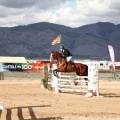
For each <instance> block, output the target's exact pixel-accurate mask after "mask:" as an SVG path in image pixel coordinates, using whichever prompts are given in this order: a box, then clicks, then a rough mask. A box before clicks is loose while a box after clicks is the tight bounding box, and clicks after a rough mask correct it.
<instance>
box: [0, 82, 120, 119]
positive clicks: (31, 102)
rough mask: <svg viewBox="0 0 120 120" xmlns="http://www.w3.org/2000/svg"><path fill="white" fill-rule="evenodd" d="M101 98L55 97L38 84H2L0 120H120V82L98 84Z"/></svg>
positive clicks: (59, 94)
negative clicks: (2, 105) (2, 108)
mask: <svg viewBox="0 0 120 120" xmlns="http://www.w3.org/2000/svg"><path fill="white" fill-rule="evenodd" d="M99 88H100V95H101V96H103V97H92V98H86V97H85V96H84V95H85V94H81V93H79V94H78V93H54V92H52V91H48V90H47V89H43V88H41V85H40V80H1V81H0V102H4V107H5V110H3V111H0V117H1V119H0V120H120V80H118V81H115V80H114V81H109V80H100V82H99Z"/></svg>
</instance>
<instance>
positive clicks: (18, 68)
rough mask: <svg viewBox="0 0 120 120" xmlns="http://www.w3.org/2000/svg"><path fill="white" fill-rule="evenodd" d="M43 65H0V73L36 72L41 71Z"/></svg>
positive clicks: (41, 63)
mask: <svg viewBox="0 0 120 120" xmlns="http://www.w3.org/2000/svg"><path fill="white" fill-rule="evenodd" d="M43 67H44V63H43V62H39V63H30V64H25V63H0V71H1V72H9V71H11V72H14V71H26V72H28V71H30V72H37V71H40V70H43Z"/></svg>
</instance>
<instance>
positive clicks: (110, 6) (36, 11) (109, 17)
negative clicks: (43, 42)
mask: <svg viewBox="0 0 120 120" xmlns="http://www.w3.org/2000/svg"><path fill="white" fill-rule="evenodd" d="M119 19H120V1H119V0H0V26H1V27H2V26H4V27H5V26H17V25H26V24H31V23H37V22H52V23H56V24H62V25H65V26H70V27H79V26H81V25H85V24H91V23H96V22H99V21H101V22H113V23H115V24H119V23H120V22H119Z"/></svg>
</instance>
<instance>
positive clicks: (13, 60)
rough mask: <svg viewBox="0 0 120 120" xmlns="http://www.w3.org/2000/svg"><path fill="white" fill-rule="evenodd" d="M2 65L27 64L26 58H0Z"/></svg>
mask: <svg viewBox="0 0 120 120" xmlns="http://www.w3.org/2000/svg"><path fill="white" fill-rule="evenodd" d="M0 63H27V60H26V59H25V57H7V56H0Z"/></svg>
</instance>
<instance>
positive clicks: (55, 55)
mask: <svg viewBox="0 0 120 120" xmlns="http://www.w3.org/2000/svg"><path fill="white" fill-rule="evenodd" d="M55 60H56V61H57V68H56V69H54V70H53V74H54V76H56V77H57V78H59V76H58V74H57V72H76V74H77V75H78V76H88V66H87V65H85V64H82V63H73V64H74V67H71V66H70V65H69V64H68V62H67V60H66V58H64V57H63V56H62V55H61V54H60V53H59V52H57V51H51V55H50V63H53V62H54V61H55Z"/></svg>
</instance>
